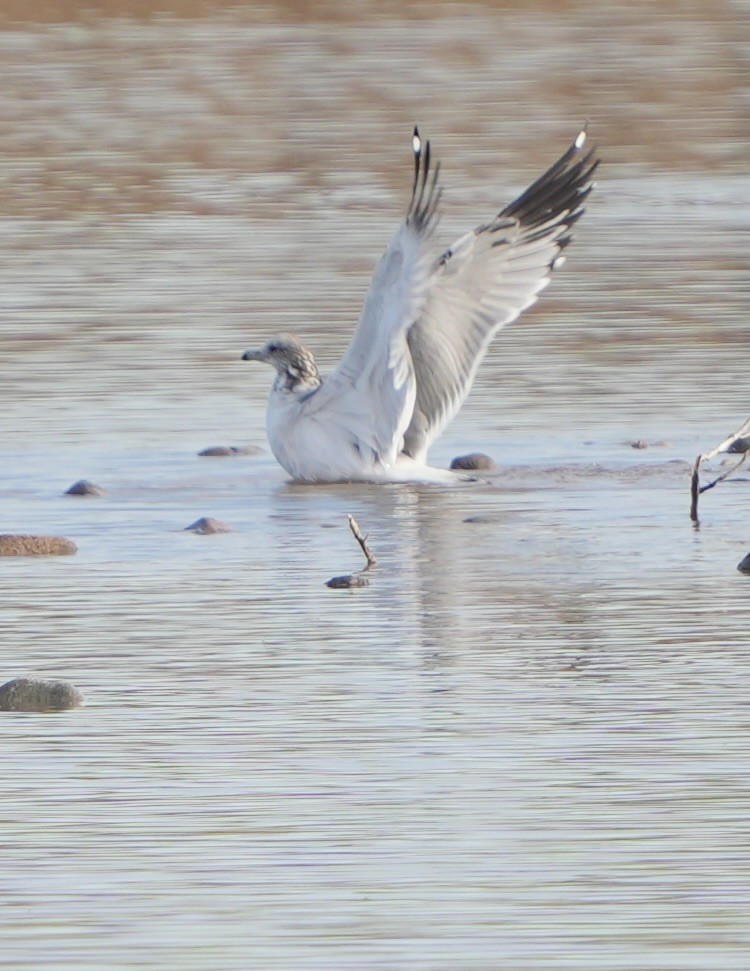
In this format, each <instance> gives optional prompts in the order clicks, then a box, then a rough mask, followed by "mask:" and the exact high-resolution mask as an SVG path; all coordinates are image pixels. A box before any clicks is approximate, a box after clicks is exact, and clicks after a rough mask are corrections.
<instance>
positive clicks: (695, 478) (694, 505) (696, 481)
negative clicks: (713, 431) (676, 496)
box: [690, 418, 750, 525]
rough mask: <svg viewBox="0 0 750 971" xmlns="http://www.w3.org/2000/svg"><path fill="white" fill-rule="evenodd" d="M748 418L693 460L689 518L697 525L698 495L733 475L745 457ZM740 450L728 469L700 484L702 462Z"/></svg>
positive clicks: (748, 443) (749, 446)
mask: <svg viewBox="0 0 750 971" xmlns="http://www.w3.org/2000/svg"><path fill="white" fill-rule="evenodd" d="M748 435H750V418H748V420H747V421H746V422H745V424H744V425H743V426H742V428H739V429H738V430H737V431H736V432H734V433H733V434H732V435H729V436H728V437H727V438H725V439H724V441H723V442H720V443H719V444H718V445H717V446H716V448H712V449H711V451H710V452H704V453H703V454H702V455H699V456H698V458H697V459H696V460H695V465H694V466H693V474H692V476H691V477H690V518H691V519H692V521H693V522H694V523H695V524H696V525H697V524H698V523H699V519H698V496H700V495H701V493H703V492H708V490H709V489H713V487H714V486H715V485H718V483H719V482H723V480H724V479H728V478H729V476H730V475H733V474H734V473H735V472H736V471H737V469H738V468H739V467H740V466H741V465H742V464H743V462H744V461H745V459H746V458H747V455H748V451H750V439H748ZM736 445H739V448H733V446H736ZM731 451H734V452H741V453H742V454H741V455H740V459H739V461H738V462H737V463H736V464H735V465H733V466H732V467H731V468H730V469H727V470H726V471H725V472H722V473H721V475H719V476H717V477H716V478H715V479H714V480H713V482H709V483H708V484H707V485H704V486H702V485H701V484H700V478H699V471H700V467H701V465H702V464H703V463H704V462H707V461H708V460H709V459H712V458H714V456H716V455H719V453H720V452H731Z"/></svg>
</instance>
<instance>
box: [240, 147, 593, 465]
mask: <svg viewBox="0 0 750 971" xmlns="http://www.w3.org/2000/svg"><path fill="white" fill-rule="evenodd" d="M586 143H587V138H586V132H585V131H581V132H580V133H579V134H578V135H577V137H576V139H575V141H574V142H573V144H572V145H571V146H570V148H569V149H568V150H567V151H566V152H565V154H564V155H562V156H561V157H560V158H559V159H558V161H557V162H555V164H554V165H553V166H552V167H551V168H549V169H548V170H547V171H546V172H545V173H544V175H542V176H541V177H540V178H539V179H537V181H536V182H534V183H533V184H532V185H531V186H530V187H529V188H528V189H527V190H526V191H525V192H524V193H522V194H521V195H520V196H519V197H518V198H517V199H516V200H515V201H514V202H512V203H511V204H510V205H509V206H506V207H505V208H504V209H503V210H501V212H500V213H499V214H498V215H497V216H495V217H494V219H492V220H491V221H490V222H488V223H486V224H484V225H482V226H479V227H478V228H477V229H474V230H472V231H470V232H468V233H466V234H465V235H463V236H461V237H460V238H459V239H457V240H456V242H455V243H454V244H453V245H452V246H451V247H450V248H449V249H447V250H445V251H444V252H443V253H442V255H440V256H439V257H438V258H437V259H435V258H434V256H431V255H430V251H429V244H430V242H431V239H432V236H433V233H434V229H435V225H436V222H437V212H438V205H439V203H440V198H441V194H442V188H441V185H440V179H439V177H440V165H439V164H437V165H434V166H433V165H432V164H431V161H432V160H431V153H430V143H429V142H424V143H423V142H422V139H421V138H420V136H419V133H418V131H417V129H416V128H415V129H414V139H413V151H414V183H413V187H412V194H411V202H410V204H409V208H408V210H407V213H406V217H405V218H404V220H403V222H402V223H401V225H400V226H399V227H398V229H397V230H396V233H395V235H394V237H393V239H392V240H391V242H390V244H389V246H388V248H387V249H386V251H385V253H384V254H383V256H382V258H381V260H380V262H379V264H378V266H377V268H376V269H375V274H374V276H373V279H372V283H371V285H370V290H369V293H368V294H367V297H366V299H365V305H364V308H363V310H362V314H361V316H360V319H359V323H358V325H357V328H356V330H355V332H354V336H353V338H352V340H351V343H350V344H349V347H348V349H347V351H346V353H345V354H344V357H343V359H342V361H341V363H340V364H339V366H338V367H337V368H336V370H335V371H334V372H333V373H332V374H331V375H329V376H328V377H327V378H326V379H323V378H322V377H321V375H320V372H319V371H318V368H317V365H316V363H315V358H314V357H313V355H312V353H311V352H310V351H309V350H308V348H307V347H305V346H304V345H303V344H302V343H301V342H300V341H299V340H298V339H297V338H296V337H293V336H292V335H290V334H279V335H277V336H276V337H273V338H272V339H271V340H270V341H269V342H268V343H267V344H266V345H265V347H263V348H262V349H261V350H257V351H247V352H246V353H245V354H244V355H243V359H244V360H248V361H264V362H266V363H268V364H271V365H272V366H273V367H274V368H275V369H276V378H275V381H274V384H273V389H272V391H271V396H270V399H269V402H268V415H267V430H268V439H269V443H270V445H271V449H272V451H273V453H274V455H275V456H276V458H277V460H278V462H279V463H280V464H281V465H282V466H283V468H284V469H285V470H286V471H287V472H288V473H289V475H291V476H292V478H293V479H299V480H304V481H308V482H341V481H367V482H405V481H419V482H438V481H440V482H444V481H450V480H453V481H455V480H456V478H457V476H456V474H455V473H453V472H449V471H447V470H444V469H437V468H433V467H431V466H429V465H427V450H428V449H429V447H430V445H431V444H432V442H433V441H434V440H435V439H436V438H437V437H438V436H439V435H440V434H441V432H442V431H443V429H444V428H445V426H446V425H447V424H448V422H449V421H450V420H451V419H452V418H453V417H454V416H455V415H456V413H457V412H458V410H459V409H460V407H461V405H462V404H463V402H464V400H465V398H466V396H467V395H468V393H469V391H470V390H471V385H472V382H473V380H474V375H475V374H476V370H477V368H478V366H479V364H480V362H481V361H482V358H483V357H484V355H485V352H486V350H487V347H488V346H489V343H490V341H491V340H492V338H493V337H494V336H495V334H496V333H497V332H498V331H499V330H500V329H501V328H502V327H504V326H505V325H506V324H509V323H511V321H513V320H515V319H516V317H518V316H519V314H521V313H522V312H523V311H524V310H525V309H526V308H527V307H529V306H531V304H533V303H534V302H535V301H536V299H537V297H538V296H539V293H540V292H541V291H542V290H543V289H544V287H545V286H546V285H547V283H548V282H549V279H550V276H551V274H552V271H553V270H555V269H556V268H557V267H558V266H559V265H560V264H561V263H562V262H563V260H564V257H563V255H562V252H563V250H564V249H565V247H566V246H567V245H568V243H569V242H570V240H571V227H572V226H573V224H574V223H575V222H576V221H577V220H578V219H579V218H580V216H581V215H582V214H583V211H584V209H583V203H584V201H585V199H586V197H587V196H588V194H589V192H590V191H591V189H592V188H593V182H592V176H593V173H594V170H595V169H596V167H597V165H598V159H597V157H596V150H595V149H594V148H590V149H589V148H587V144H586Z"/></svg>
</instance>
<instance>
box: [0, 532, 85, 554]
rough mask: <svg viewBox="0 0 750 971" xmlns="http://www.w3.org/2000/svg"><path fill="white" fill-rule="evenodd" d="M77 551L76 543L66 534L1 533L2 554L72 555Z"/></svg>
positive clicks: (0, 548) (0, 551)
mask: <svg viewBox="0 0 750 971" xmlns="http://www.w3.org/2000/svg"><path fill="white" fill-rule="evenodd" d="M77 552H78V547H77V546H76V544H75V543H74V542H73V541H72V540H70V539H66V538H65V537H64V536H27V535H25V534H24V533H0V556H70V555H72V554H73V553H77Z"/></svg>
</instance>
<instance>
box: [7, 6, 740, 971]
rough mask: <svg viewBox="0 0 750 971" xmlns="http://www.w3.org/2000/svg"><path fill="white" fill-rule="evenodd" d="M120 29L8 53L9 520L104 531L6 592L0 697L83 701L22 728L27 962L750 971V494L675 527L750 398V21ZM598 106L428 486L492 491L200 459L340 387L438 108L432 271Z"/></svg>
mask: <svg viewBox="0 0 750 971" xmlns="http://www.w3.org/2000/svg"><path fill="white" fill-rule="evenodd" d="M62 9H65V8H64V7H63V8H62ZM94 9H96V10H100V11H101V13H100V14H90V15H87V17H86V18H81V19H74V14H73V13H71V14H70V17H71V19H70V21H69V22H68V23H66V24H60V25H58V24H55V23H54V22H53V23H49V22H47V21H48V18H47V17H46V16H45V17H42V16H40V17H39V18H38V19H37V22H27V23H16V24H12V25H11V24H8V25H7V26H6V28H5V29H4V30H3V31H2V32H0V49H1V50H2V58H0V92H2V93H1V94H0V135H1V139H0V154H1V155H2V163H3V164H2V165H1V166H0V200H1V201H2V204H3V210H2V211H3V213H4V216H3V218H2V220H0V246H2V250H3V259H2V260H1V261H0V338H1V346H2V354H3V360H4V363H5V366H4V368H3V374H2V376H1V377H0V382H1V383H2V393H3V409H2V412H0V463H2V466H1V467H2V477H1V478H0V497H1V498H2V508H3V514H4V515H3V522H2V524H0V529H1V530H2V531H19V532H40V533H41V532H55V533H60V534H63V535H66V536H70V537H71V538H73V539H74V540H75V541H76V542H77V543H78V546H79V552H78V554H77V555H76V556H75V557H71V558H64V559H49V560H42V559H39V560H34V559H30V560H22V559H18V560H13V559H6V560H0V578H1V580H2V586H3V591H4V596H3V605H2V609H0V638H1V640H0V642H1V643H2V644H3V646H4V648H5V650H4V651H3V652H2V657H3V658H4V661H3V667H2V670H1V671H0V675H1V677H0V680H7V679H10V678H12V677H18V676H22V675H27V676H28V675H31V676H40V677H56V678H63V679H66V680H69V681H71V682H72V683H74V684H75V685H76V686H77V687H78V688H79V689H80V690H81V691H82V692H83V694H84V696H85V698H86V706H85V707H84V708H82V709H80V710H77V711H74V712H68V713H65V714H60V715H31V714H28V715H24V714H10V713H5V714H4V715H3V717H2V719H0V732H1V733H2V751H3V770H4V771H3V777H4V798H3V801H2V810H1V812H2V833H3V866H2V878H1V879H0V886H1V887H2V891H3V892H2V905H1V906H0V941H1V942H2V947H1V948H0V968H9V969H10V968H13V969H17V968H20V967H24V968H34V969H45V971H46V969H51V968H55V969H56V971H57V969H61V968H70V969H76V971H79V969H96V971H101V969H105V968H106V969H113V971H120V969H128V968H135V967H138V968H145V969H150V968H154V969H171V968H180V969H184V971H188V969H205V971H224V969H226V971H230V969H238V971H246V969H248V968H250V967H259V968H264V969H279V971H288V969H290V968H295V969H297V968H299V969H303V968H304V969H316V971H318V969H320V971H323V969H332V968H336V969H347V971H349V969H352V971H353V969H368V971H370V969H378V971H381V969H382V971H397V969H402V968H406V967H408V968H415V969H423V971H448V969H456V971H497V969H498V968H502V969H508V971H542V969H571V971H573V969H575V971H578V969H582V968H590V969H596V971H615V969H623V971H633V969H636V968H637V969H639V971H641V969H643V971H650V969H659V971H719V969H722V971H724V969H730V971H732V969H738V971H739V969H743V971H744V969H745V968H746V967H747V954H748V950H749V949H750V918H748V908H747V902H746V901H747V885H748V874H749V873H750V858H749V857H748V825H747V800H748V796H749V795H750V789H749V786H748V782H747V780H748V777H749V776H750V771H749V770H750V757H749V756H748V745H747V737H748V727H750V725H749V722H750V718H749V716H748V705H747V691H746V687H745V686H746V683H747V679H748V661H747V642H748V635H747V631H748V619H749V615H750V608H749V607H748V596H747V594H748V587H747V583H748V579H747V577H744V576H742V575H741V574H739V573H738V572H737V571H736V569H735V567H736V564H737V563H738V562H739V561H740V560H741V559H742V557H743V556H744V555H745V554H746V553H747V550H748V546H747V544H748V541H749V537H748V533H747V529H746V528H744V527H743V525H742V524H743V523H746V521H747V515H746V505H747V489H748V482H747V478H746V477H742V476H739V477H738V478H737V480H736V481H731V480H730V481H727V482H725V483H722V484H721V485H719V486H718V487H717V488H716V489H715V490H714V491H713V492H709V493H707V494H705V495H704V496H703V497H702V499H701V513H702V523H701V528H700V529H699V530H695V529H693V528H692V526H691V524H690V521H689V519H688V505H689V496H688V478H689V466H690V463H691V462H692V460H693V459H694V457H695V456H696V455H697V454H698V453H699V452H701V451H702V450H705V449H708V448H709V447H710V446H713V445H714V444H716V443H717V442H718V441H719V440H720V439H721V438H723V437H724V436H725V435H726V434H727V433H728V432H730V431H731V430H732V429H733V428H736V427H739V425H740V424H741V423H742V422H743V421H744V420H745V419H746V418H747V412H748V408H747V401H748V393H747V392H748V377H747V365H746V359H747V343H748V339H749V338H750V330H749V329H748V318H747V295H748V294H747V280H748V269H749V267H748V258H747V233H748V228H749V227H750V215H749V213H750V188H749V186H748V180H747V169H746V159H747V135H748V129H747V122H746V118H747V111H746V108H747V103H748V88H747V71H746V61H747V55H746V50H747V48H746V45H744V44H743V37H744V36H745V33H744V32H745V31H746V28H747V20H746V10H745V8H744V6H743V5H742V4H726V5H724V4H714V5H711V4H709V5H702V6H698V5H690V4H679V5H678V4H675V5H670V4H666V3H664V4H650V5H647V4H642V5H639V4H635V5H632V6H631V7H630V8H628V9H622V10H620V9H617V10H615V8H614V7H604V8H602V7H599V6H594V5H591V6H587V5H585V4H581V5H567V4H556V3H549V4H539V5H538V6H537V7H534V8H533V9H531V10H527V9H523V8H522V7H521V6H519V7H518V9H511V10H506V11H503V10H501V9H499V8H498V7H496V6H495V5H494V4H491V3H487V4H482V5H477V6H473V5H471V6H470V5H466V6H462V7H461V9H460V11H459V10H458V8H456V7H454V6H452V5H450V4H439V5H437V6H434V7H430V8H427V7H425V6H421V5H416V4H415V5H407V6H405V7H404V8H400V7H397V6H396V5H393V6H391V7H387V8H386V9H385V11H383V10H378V9H377V8H375V7H371V6H369V5H367V4H363V5H362V6H356V7H352V8H351V10H350V12H349V13H348V14H347V15H346V16H342V15H340V13H339V15H337V16H334V15H333V12H335V9H336V8H334V7H327V8H325V10H326V12H327V13H328V15H329V16H328V17H327V19H325V20H316V19H315V17H314V16H313V15H311V14H310V13H309V11H307V8H306V7H305V6H304V4H301V5H299V6H294V5H292V4H284V5H279V6H268V7H263V8H260V7H259V8H254V7H248V8H241V9H234V8H231V7H229V6H228V7H227V8H225V9H222V8H221V7H214V6H212V5H210V4H205V5H201V6H200V7H198V8H197V9H196V10H194V11H190V10H188V9H186V6H185V5H179V4H178V5H177V8H175V12H176V13H177V14H179V15H180V17H179V19H176V20H173V21H167V20H164V19H159V18H144V19H140V20H139V19H132V18H124V17H120V18H119V19H116V16H117V15H118V14H122V13H126V12H130V13H132V8H119V7H116V6H115V7H114V9H106V8H105V5H99V6H98V7H96V6H95V7H94ZM168 9H172V8H171V7H169V8H168ZM20 15H21V14H19V16H20ZM23 15H24V16H26V15H27V14H26V13H24V14H23ZM584 117H589V118H590V119H591V124H590V129H591V133H592V136H594V137H595V138H596V140H597V141H598V142H599V143H600V145H601V148H602V154H603V155H604V157H605V160H606V163H607V164H606V165H604V166H603V167H602V171H601V177H600V184H599V186H598V188H597V190H596V193H595V195H594V196H592V199H591V204H590V210H589V212H587V214H586V215H585V217H584V219H583V220H582V221H581V223H580V226H579V231H578V234H577V239H576V241H575V244H574V246H573V247H571V249H570V251H569V253H570V258H569V262H568V265H567V266H566V267H565V269H564V270H563V271H562V272H561V273H559V274H558V275H557V276H556V278H555V280H554V281H553V283H552V285H551V286H550V288H549V290H548V291H547V292H546V293H545V294H544V296H543V298H542V300H541V301H540V303H539V305H538V307H537V308H536V309H535V310H534V311H533V312H532V313H530V314H529V315H527V316H526V317H525V318H524V320H523V322H522V323H520V324H518V325H517V326H515V327H514V328H511V329H510V330H509V331H508V332H507V333H506V334H504V335H502V337H501V338H500V339H499V340H498V341H497V342H496V344H495V345H494V346H493V348H492V350H491V352H490V354H489V356H488V359H487V361H486V362H485V364H484V366H483V367H482V369H481V371H480V374H479V377H478V379H477V382H476V385H475V389H474V392H473V394H472V396H471V398H470V399H469V401H468V402H467V405H466V406H465V408H464V410H463V411H462V413H461V415H460V416H459V417H458V419H457V420H456V421H455V422H454V423H453V424H452V425H451V426H450V428H449V429H448V430H447V432H446V434H445V435H444V437H443V438H442V439H441V440H440V442H438V443H437V445H436V447H435V449H434V450H433V453H432V456H431V457H432V460H433V462H434V463H435V464H441V465H446V464H447V463H448V461H449V460H450V458H451V457H452V456H454V455H456V454H459V453H462V452H467V451H473V450H480V449H481V450H482V451H486V452H488V453H490V454H491V455H492V456H493V457H494V458H495V459H496V460H497V461H498V462H499V464H500V465H501V472H500V473H499V474H498V475H497V476H493V477H491V478H490V479H489V480H487V481H482V482H477V483H469V484H466V485H462V486H460V487H457V488H454V489H447V488H434V487H433V488H428V487H417V486H408V487H407V486H398V487H396V486H393V487H377V488H376V487H368V486H320V487H309V486H299V485H292V484H289V483H288V482H286V480H285V476H284V474H283V472H282V471H281V470H280V469H279V468H278V467H277V466H276V465H275V463H274V462H273V460H272V458H271V457H270V455H269V454H268V452H267V451H266V452H264V453H263V454H262V455H260V456H258V457H241V456H238V457H233V458H224V459H210V458H199V457H197V455H196V453H197V451H198V450H200V449H201V448H204V447H205V446H208V445H214V444H237V445H239V444H245V443H249V444H256V445H263V446H264V447H265V438H264V432H263V426H264V407H265V398H266V395H267V391H268V387H269V384H270V377H269V375H268V374H266V373H264V372H263V371H262V370H261V369H257V370H254V369H253V368H252V367H250V366H248V365H246V364H243V363H242V362H241V361H240V360H239V357H240V355H241V353H242V351H243V350H244V349H245V348H246V347H250V346H257V345H258V344H260V343H261V342H263V341H264V340H265V339H266V337H267V336H268V335H269V334H270V333H271V332H273V331H275V330H278V329H289V330H294V331H296V332H298V333H300V334H301V335H302V336H303V337H304V338H305V339H306V340H307V341H309V343H310V344H311V345H312V346H313V347H314V348H315V350H316V352H318V356H319V359H320V362H321V365H322V366H323V367H324V369H325V368H328V367H331V366H332V365H333V364H335V361H336V359H337V356H338V355H339V353H340V352H341V350H342V349H343V346H344V345H345V343H346V340H347V338H348V334H349V333H350V329H351V325H352V322H353V320H354V319H356V315H357V312H358V306H359V303H360V302H361V299H362V296H363V294H364V291H365V289H366V286H367V281H368V278H369V274H370V272H371V268H372V265H373V263H374V261H375V260H376V259H377V256H378V254H379V252H380V251H381V250H382V248H383V246H384V245H385V244H386V242H387V240H388V237H389V234H390V233H391V232H392V230H393V228H394V227H395V225H396V221H397V219H398V217H399V214H400V212H401V211H402V208H403V204H404V199H405V195H406V194H407V192H408V185H409V177H410V169H409V166H410V161H409V137H408V136H409V132H410V126H411V125H412V124H413V122H414V120H415V119H417V120H419V122H420V125H421V127H422V130H423V132H424V133H425V134H427V135H430V136H431V137H432V138H433V143H434V147H435V151H436V152H437V154H438V155H439V156H440V157H441V158H442V159H443V162H444V170H443V171H444V180H445V186H446V194H445V217H444V221H443V225H442V226H441V237H442V238H443V239H444V240H445V241H446V242H449V241H450V239H451V234H452V233H455V232H458V231H460V230H461V229H465V228H467V227H468V226H470V225H472V224H474V223H477V222H479V221H481V220H483V219H485V218H486V216H487V215H488V214H489V213H491V212H492V211H494V210H496V209H497V208H499V206H500V205H501V204H503V203H504V202H507V201H508V200H509V198H510V197H511V195H512V193H513V192H514V191H516V190H517V189H519V188H521V187H522V186H523V184H524V183H525V182H527V181H528V180H529V179H530V178H532V177H534V176H535V175H537V174H538V173H539V171H540V170H541V169H542V167H543V166H544V165H545V164H546V163H547V162H548V161H551V160H552V159H553V157H555V156H556V154H557V153H558V152H559V151H560V150H561V149H562V148H563V147H564V146H565V144H566V143H567V141H568V139H569V138H570V137H571V136H572V135H573V134H574V133H575V130H576V126H577V125H578V124H579V122H580V120H581V119H582V118H584ZM637 441H641V442H644V443H646V444H647V446H648V447H647V448H634V447H633V444H632V443H634V442H637ZM83 477H85V478H88V479H91V480H93V481H94V482H97V483H98V484H100V485H102V486H104V487H105V488H106V489H107V495H106V496H105V497H103V498H90V499H87V498H74V497H69V496H64V495H63V492H64V490H65V489H66V488H67V487H68V486H69V485H70V484H71V483H72V482H74V481H75V480H77V479H80V478H83ZM347 513H353V514H354V515H355V516H356V517H357V519H358V521H359V522H360V524H361V526H362V527H363V529H364V530H366V531H369V533H370V541H371V545H372V547H373V549H374V551H375V553H376V555H377V557H378V561H379V562H378V565H377V567H376V568H375V569H374V570H373V571H372V572H371V574H370V577H371V583H370V586H368V587H366V588H363V589H359V590H356V591H351V592H334V591H331V590H329V589H327V588H326V587H325V585H324V584H325V581H326V580H327V579H328V578H329V577H331V576H333V575H336V574H340V573H344V572H348V571H351V570H355V569H359V568H360V566H361V565H363V564H362V557H361V554H360V551H359V548H358V547H357V545H356V543H355V542H354V540H353V538H352V536H351V534H350V533H349V530H348V528H347V525H346V514H347ZM204 515H205V516H215V517H217V518H220V519H223V520H225V521H227V522H228V523H230V524H231V525H232V527H233V532H232V533H229V534H227V535H217V536H197V535H195V534H193V533H186V532H184V527H185V526H187V525H188V524H189V523H192V522H193V521H194V520H195V519H197V518H198V517H199V516H204Z"/></svg>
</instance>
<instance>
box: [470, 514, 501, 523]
mask: <svg viewBox="0 0 750 971" xmlns="http://www.w3.org/2000/svg"><path fill="white" fill-rule="evenodd" d="M497 521H498V517H497V516H467V517H466V519H464V520H463V522H465V523H496V522H497Z"/></svg>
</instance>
